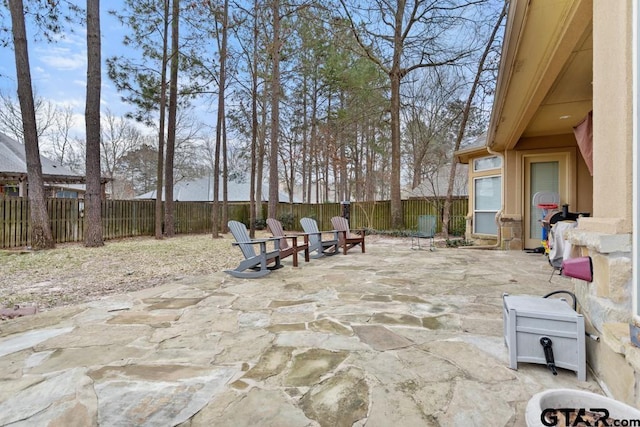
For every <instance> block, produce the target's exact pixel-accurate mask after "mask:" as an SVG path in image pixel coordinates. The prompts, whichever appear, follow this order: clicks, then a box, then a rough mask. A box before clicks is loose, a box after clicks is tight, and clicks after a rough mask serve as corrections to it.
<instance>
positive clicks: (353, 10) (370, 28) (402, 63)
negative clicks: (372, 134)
mask: <svg viewBox="0 0 640 427" xmlns="http://www.w3.org/2000/svg"><path fill="white" fill-rule="evenodd" d="M340 3H341V4H342V9H343V11H344V12H345V15H346V19H347V23H348V25H349V26H350V28H351V30H352V32H353V35H354V37H355V38H356V41H357V43H358V45H359V47H360V50H361V52H362V54H363V55H364V56H365V57H367V58H368V59H369V60H371V61H372V62H373V63H374V64H376V65H377V66H378V67H379V68H380V69H381V70H382V71H383V72H384V73H385V74H386V75H387V76H388V77H389V82H390V88H391V100H390V113H391V182H390V183H389V184H390V190H391V226H392V227H393V228H397V229H401V228H404V216H403V211H402V201H401V192H400V185H401V153H402V152H401V134H400V107H401V100H400V95H401V91H400V84H401V82H402V80H403V78H404V77H406V76H407V75H408V74H409V73H411V72H412V71H414V70H416V69H419V68H425V67H438V66H442V65H447V64H454V63H457V62H458V61H460V60H461V59H463V58H464V57H466V56H467V55H468V54H469V52H471V51H473V50H474V47H473V46H472V45H463V44H462V43H463V42H464V41H465V40H464V34H465V32H464V26H465V25H468V24H469V23H470V20H468V19H466V18H465V13H469V12H468V11H467V9H468V8H469V7H471V6H477V4H479V3H482V1H473V0H439V1H437V2H436V1H432V0H399V1H397V2H392V3H390V2H387V1H385V0H375V1H371V2H368V3H364V4H361V3H357V2H352V3H348V0H340ZM467 41H468V40H467ZM453 42H455V43H457V45H456V44H453Z"/></svg>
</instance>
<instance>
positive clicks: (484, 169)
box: [473, 156, 502, 172]
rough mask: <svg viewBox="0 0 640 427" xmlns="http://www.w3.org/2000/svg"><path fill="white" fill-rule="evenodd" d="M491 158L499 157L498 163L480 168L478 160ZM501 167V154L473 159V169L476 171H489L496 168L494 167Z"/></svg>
mask: <svg viewBox="0 0 640 427" xmlns="http://www.w3.org/2000/svg"><path fill="white" fill-rule="evenodd" d="M489 159H498V164H497V165H495V166H490V167H485V168H479V167H478V162H479V161H480V160H489ZM501 167H502V157H500V156H487V157H479V158H477V159H474V160H473V171H474V172H484V171H489V170H494V169H500V168H501Z"/></svg>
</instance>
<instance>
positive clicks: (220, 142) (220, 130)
mask: <svg viewBox="0 0 640 427" xmlns="http://www.w3.org/2000/svg"><path fill="white" fill-rule="evenodd" d="M228 13H229V1H228V0H225V2H224V12H223V16H222V40H221V43H220V75H219V77H218V82H219V88H218V117H217V120H216V160H215V165H216V168H217V167H218V165H219V163H220V158H219V156H220V149H221V148H222V160H223V162H222V169H223V174H222V179H223V186H224V190H225V191H223V198H222V200H223V214H222V224H221V227H220V228H221V229H222V230H223V231H226V228H227V224H226V222H225V221H226V220H227V217H228V215H227V214H226V212H224V210H225V209H226V208H227V194H226V189H227V156H226V141H225V139H224V136H225V113H224V96H225V85H226V67H227V26H228ZM216 25H217V24H216ZM215 175H216V177H217V176H219V169H218V172H215ZM218 185H219V184H218ZM214 188H215V189H216V190H217V188H218V186H216V185H214ZM216 196H217V195H216ZM214 201H215V202H214V208H215V210H216V211H217V210H218V199H217V197H216V198H214ZM218 229H219V228H218V224H214V235H213V237H214V238H215V237H219V236H218V234H217V233H218Z"/></svg>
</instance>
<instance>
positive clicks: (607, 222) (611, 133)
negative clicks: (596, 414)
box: [569, 0, 640, 406]
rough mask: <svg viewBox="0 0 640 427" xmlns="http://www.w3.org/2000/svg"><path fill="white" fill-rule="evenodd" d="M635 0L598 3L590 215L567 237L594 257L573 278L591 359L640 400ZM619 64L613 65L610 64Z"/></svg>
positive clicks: (622, 396) (621, 392) (602, 375)
mask: <svg viewBox="0 0 640 427" xmlns="http://www.w3.org/2000/svg"><path fill="white" fill-rule="evenodd" d="M632 12H633V7H632V1H631V0H624V1H615V2H609V1H594V2H593V17H594V18H593V117H594V122H593V143H594V150H593V217H591V218H581V219H580V220H579V222H578V227H577V229H576V230H574V231H572V232H571V233H570V236H569V238H570V242H571V243H572V244H573V245H576V246H578V247H579V248H580V250H581V252H582V253H583V254H585V255H587V254H588V255H590V256H591V257H592V259H593V268H594V280H593V282H592V283H587V282H583V281H579V280H574V281H575V282H576V283H575V285H576V295H577V297H578V301H580V305H581V310H582V312H583V314H584V315H585V319H586V323H587V329H588V331H590V332H591V333H594V334H596V335H598V336H600V337H601V340H600V342H594V341H589V342H588V345H587V360H588V362H589V365H590V366H591V368H592V370H593V372H594V373H595V374H596V376H597V377H598V378H599V379H600V380H601V381H602V382H603V384H604V385H605V386H606V388H607V389H608V391H609V392H610V393H611V394H612V395H613V396H614V397H615V398H616V399H618V400H621V401H624V402H626V403H629V404H631V405H634V406H638V405H640V349H638V348H637V347H634V346H633V345H632V344H631V343H630V342H629V322H631V320H632V310H633V309H632V303H631V301H632V295H633V288H632V286H633V283H632V258H631V256H632V252H631V241H632V203H633V196H632V176H633V175H632V144H633V123H632V115H633V104H632V99H633V98H632V81H633V79H632V75H633V69H632V34H633V31H632V16H633V13H632ZM612 64H615V66H612Z"/></svg>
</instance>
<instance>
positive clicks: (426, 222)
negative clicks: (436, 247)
mask: <svg viewBox="0 0 640 427" xmlns="http://www.w3.org/2000/svg"><path fill="white" fill-rule="evenodd" d="M418 234H419V235H420V237H433V236H435V234H436V216H435V215H420V216H418Z"/></svg>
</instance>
